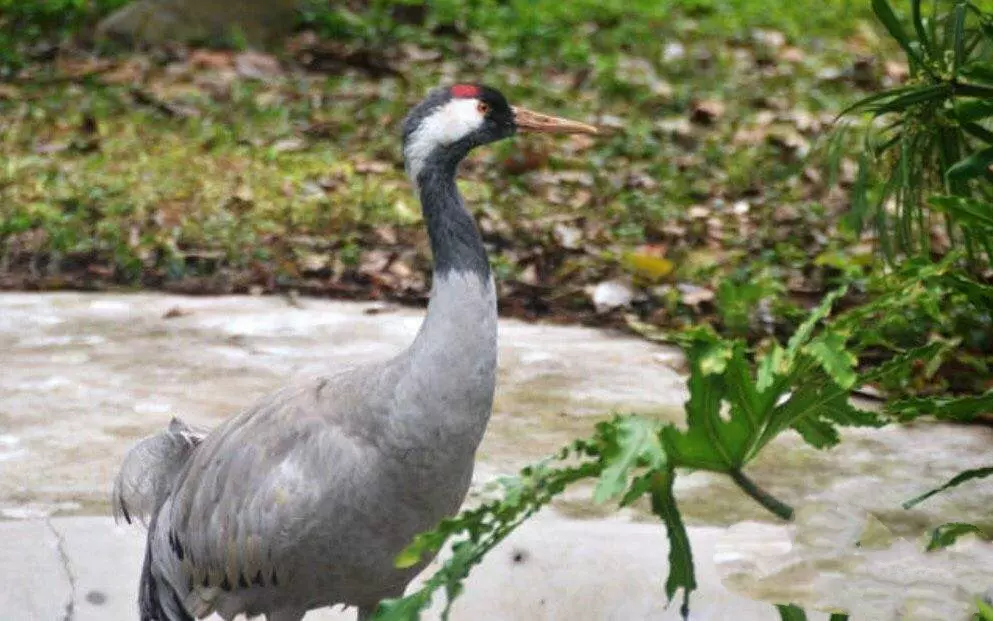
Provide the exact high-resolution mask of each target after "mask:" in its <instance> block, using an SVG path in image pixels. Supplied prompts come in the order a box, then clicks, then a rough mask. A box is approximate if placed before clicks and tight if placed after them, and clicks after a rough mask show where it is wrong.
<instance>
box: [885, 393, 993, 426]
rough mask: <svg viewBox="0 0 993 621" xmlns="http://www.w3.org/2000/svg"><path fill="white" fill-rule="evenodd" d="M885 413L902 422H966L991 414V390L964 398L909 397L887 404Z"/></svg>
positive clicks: (992, 406)
mask: <svg viewBox="0 0 993 621" xmlns="http://www.w3.org/2000/svg"><path fill="white" fill-rule="evenodd" d="M886 411H887V412H889V413H890V414H892V415H894V416H896V417H897V418H899V419H900V420H902V421H909V420H913V419H915V418H918V417H920V416H936V417H938V418H939V419H941V420H954V421H959V422H968V421H971V420H973V419H975V418H976V417H977V416H979V415H981V414H993V390H988V391H986V392H985V393H983V394H981V395H968V396H965V397H953V398H947V397H945V398H942V397H909V398H906V399H900V400H899V401H894V402H892V403H890V404H888V405H887V406H886Z"/></svg>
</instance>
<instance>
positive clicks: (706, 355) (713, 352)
mask: <svg viewBox="0 0 993 621" xmlns="http://www.w3.org/2000/svg"><path fill="white" fill-rule="evenodd" d="M733 353H734V352H733V350H732V347H731V345H730V344H729V343H727V342H724V341H721V342H718V343H712V344H709V345H706V346H704V347H703V348H702V350H701V351H700V353H699V355H698V357H697V358H698V360H699V365H700V371H701V372H702V373H703V374H704V375H714V374H721V373H723V372H724V370H725V369H726V368H727V363H728V360H730V359H731V356H732V354H733Z"/></svg>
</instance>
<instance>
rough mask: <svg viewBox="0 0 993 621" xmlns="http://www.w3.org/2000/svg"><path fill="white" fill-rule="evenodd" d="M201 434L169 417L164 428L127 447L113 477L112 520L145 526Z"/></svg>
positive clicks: (166, 495) (202, 435)
mask: <svg viewBox="0 0 993 621" xmlns="http://www.w3.org/2000/svg"><path fill="white" fill-rule="evenodd" d="M205 435H206V432H205V431H203V430H202V429H197V428H194V427H191V426H189V425H187V424H186V423H184V422H183V421H181V420H179V419H178V418H173V419H172V422H171V423H169V427H168V428H166V429H165V430H164V431H161V432H159V433H156V434H153V435H150V436H148V437H146V438H143V439H142V440H140V441H139V442H138V443H137V444H135V445H134V446H133V447H131V450H129V451H128V453H127V455H125V457H124V463H123V464H122V465H121V470H120V472H119V473H118V474H117V478H116V479H115V480H114V492H113V502H112V503H111V504H112V505H113V508H114V519H115V520H116V521H117V522H120V521H121V520H122V519H123V520H125V521H126V522H127V523H129V524H130V523H132V522H133V521H134V520H136V519H137V520H139V521H141V523H142V524H144V525H145V526H147V525H148V520H149V518H150V517H151V516H152V515H153V514H154V513H155V511H156V510H157V509H158V507H160V506H161V505H162V503H163V502H164V501H165V499H166V498H167V497H168V495H169V493H170V492H171V491H172V487H173V485H174V483H175V482H176V478H177V477H178V475H179V473H180V471H181V470H182V469H183V467H184V466H185V465H186V462H187V461H188V460H189V458H190V456H191V455H192V454H193V453H194V451H195V450H196V448H197V446H198V445H199V444H200V442H201V441H202V440H203V438H204V436H205Z"/></svg>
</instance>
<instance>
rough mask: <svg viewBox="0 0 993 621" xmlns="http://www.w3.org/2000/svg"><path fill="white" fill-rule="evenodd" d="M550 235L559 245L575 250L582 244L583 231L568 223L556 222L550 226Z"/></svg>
mask: <svg viewBox="0 0 993 621" xmlns="http://www.w3.org/2000/svg"><path fill="white" fill-rule="evenodd" d="M552 236H554V237H555V241H557V242H558V243H559V245H560V246H562V247H563V248H566V249H568V250H576V249H578V248H579V247H580V246H582V244H583V232H582V231H581V230H580V229H578V228H576V227H574V226H570V225H568V224H563V223H561V222H560V223H557V224H556V225H555V226H554V227H552Z"/></svg>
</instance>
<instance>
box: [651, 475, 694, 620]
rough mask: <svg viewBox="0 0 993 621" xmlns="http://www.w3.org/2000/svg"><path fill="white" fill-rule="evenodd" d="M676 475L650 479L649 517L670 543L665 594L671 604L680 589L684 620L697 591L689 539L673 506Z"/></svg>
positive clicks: (674, 503) (657, 476)
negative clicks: (656, 520)
mask: <svg viewBox="0 0 993 621" xmlns="http://www.w3.org/2000/svg"><path fill="white" fill-rule="evenodd" d="M675 478H676V475H675V472H674V471H673V470H668V471H659V472H656V473H655V474H654V475H653V476H652V484H651V494H652V513H654V514H655V515H657V516H658V517H659V518H661V519H662V521H663V522H664V523H665V528H666V536H667V537H668V539H669V576H668V578H666V581H665V594H666V597H668V598H669V601H672V600H673V598H674V597H675V596H676V593H677V592H678V591H679V590H680V589H682V591H683V603H682V605H681V606H680V613H681V614H682V615H683V619H688V618H689V614H690V593H692V592H693V591H695V590H696V587H697V584H696V576H695V574H694V571H693V551H692V549H691V548H690V538H689V535H688V534H687V533H686V527H685V526H684V525H683V518H682V516H681V515H680V514H679V509H678V507H677V506H676V497H675V496H674V495H673V493H672V487H673V482H674V481H675Z"/></svg>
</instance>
